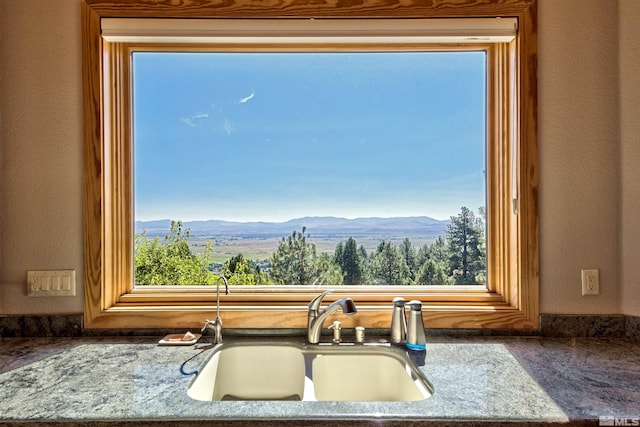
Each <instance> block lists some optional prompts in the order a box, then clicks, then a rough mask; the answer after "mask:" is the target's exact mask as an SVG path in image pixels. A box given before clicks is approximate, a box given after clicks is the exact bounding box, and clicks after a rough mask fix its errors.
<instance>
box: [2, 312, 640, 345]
mask: <svg viewBox="0 0 640 427" xmlns="http://www.w3.org/2000/svg"><path fill="white" fill-rule="evenodd" d="M180 332H184V328H183V329H84V328H83V325H82V314H65V315H18V316H12V315H0V337H1V338H24V337H101V336H131V337H135V336H154V337H155V336H162V335H166V334H169V333H180ZM371 332H372V333H377V334H381V333H382V334H383V333H384V330H371ZM304 333H305V331H304V330H300V329H272V330H265V329H229V328H227V329H225V335H227V336H233V335H238V336H246V335H282V336H291V335H295V336H298V335H299V336H304ZM426 333H427V335H430V336H462V337H464V336H541V337H553V338H582V337H593V338H626V339H628V340H631V341H634V342H640V317H637V316H625V315H565V314H562V315H557V314H542V315H540V328H539V329H528V330H521V329H430V328H427V329H426ZM345 334H347V335H348V334H349V331H348V330H345Z"/></svg>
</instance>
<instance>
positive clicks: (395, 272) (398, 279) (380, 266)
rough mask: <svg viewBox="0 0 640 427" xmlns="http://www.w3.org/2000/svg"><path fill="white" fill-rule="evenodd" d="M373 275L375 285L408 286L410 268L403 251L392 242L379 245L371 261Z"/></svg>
mask: <svg viewBox="0 0 640 427" xmlns="http://www.w3.org/2000/svg"><path fill="white" fill-rule="evenodd" d="M371 275H372V279H373V281H374V282H375V283H374V284H381V285H408V284H410V281H411V279H410V277H409V275H410V273H409V267H408V266H407V263H406V261H405V259H404V257H403V256H402V253H401V251H400V250H399V249H398V247H397V246H395V245H393V244H391V242H385V241H383V242H382V243H380V244H379V245H378V248H377V249H376V253H375V255H373V259H372V260H371Z"/></svg>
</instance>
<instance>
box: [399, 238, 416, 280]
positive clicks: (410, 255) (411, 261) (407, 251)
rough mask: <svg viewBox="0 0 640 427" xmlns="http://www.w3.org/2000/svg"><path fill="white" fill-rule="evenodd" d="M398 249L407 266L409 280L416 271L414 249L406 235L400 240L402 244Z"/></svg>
mask: <svg viewBox="0 0 640 427" xmlns="http://www.w3.org/2000/svg"><path fill="white" fill-rule="evenodd" d="M400 251H401V252H402V255H403V256H404V261H405V263H406V264H407V267H409V278H410V279H411V280H414V279H415V278H416V273H417V271H416V270H417V268H416V251H415V249H414V248H413V245H412V244H411V241H410V240H409V238H408V237H405V239H404V240H403V241H402V244H401V245H400Z"/></svg>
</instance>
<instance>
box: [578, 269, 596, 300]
mask: <svg viewBox="0 0 640 427" xmlns="http://www.w3.org/2000/svg"><path fill="white" fill-rule="evenodd" d="M581 273H582V295H583V296H584V295H600V271H599V270H598V269H597V268H592V269H586V270H582V271H581Z"/></svg>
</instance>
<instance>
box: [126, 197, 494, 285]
mask: <svg viewBox="0 0 640 427" xmlns="http://www.w3.org/2000/svg"><path fill="white" fill-rule="evenodd" d="M484 224H485V219H484V210H483V209H480V210H479V212H478V214H477V215H476V214H474V212H473V211H471V210H470V209H468V208H466V207H462V209H461V211H460V214H458V215H457V216H454V217H451V223H450V224H449V226H448V228H447V231H446V233H445V235H444V236H439V237H438V238H437V239H436V241H435V242H434V243H432V244H428V245H427V244H425V245H422V246H420V247H414V246H413V245H412V243H411V241H410V240H409V239H408V238H406V239H404V241H402V243H401V244H399V245H395V244H393V243H391V242H388V241H382V242H381V243H380V244H379V245H378V246H377V248H376V249H375V251H372V252H371V253H367V251H366V249H365V248H364V247H363V246H362V245H360V246H358V243H357V242H356V240H355V239H353V238H349V239H347V240H346V241H345V242H340V243H339V244H338V245H337V246H336V248H335V251H334V253H333V254H328V253H320V254H318V253H317V252H316V246H315V244H314V243H312V242H310V241H309V238H310V235H309V234H307V233H306V228H305V227H303V228H302V231H294V232H293V233H292V234H291V235H290V236H287V237H283V238H282V239H281V241H280V242H279V244H278V247H277V249H276V251H275V252H274V253H273V254H272V255H271V257H270V259H269V262H268V263H267V264H266V266H265V265H264V264H263V267H261V266H260V265H259V264H258V263H256V262H253V261H251V260H247V259H246V258H244V256H243V255H242V254H237V255H236V256H234V257H232V258H230V259H229V260H227V261H225V262H224V263H223V266H222V269H221V271H220V272H219V274H223V275H224V276H225V277H226V278H227V279H228V281H229V284H230V285H236V286H252V285H301V286H309V285H326V286H339V285H454V284H455V285H460V284H465V285H466V284H484V283H485V281H486V249H485V231H484V230H485V225H484ZM188 239H189V230H184V229H183V226H182V222H180V221H177V222H175V221H172V222H171V230H170V233H169V234H168V235H167V236H165V238H164V240H160V239H159V238H158V237H155V238H153V239H150V238H149V237H148V236H147V235H146V233H142V234H141V235H136V240H135V284H136V285H156V286H157V285H207V284H213V283H214V282H215V280H216V279H217V275H216V274H214V273H213V272H212V271H211V270H212V268H211V265H212V263H211V261H210V260H211V258H212V253H213V244H212V243H211V242H210V243H209V244H207V247H206V248H205V251H204V253H202V254H200V255H195V254H194V253H193V252H192V251H191V250H190V249H189V245H188Z"/></svg>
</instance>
